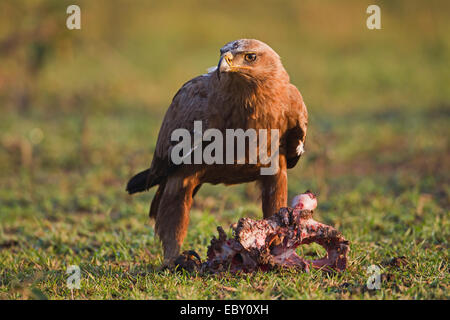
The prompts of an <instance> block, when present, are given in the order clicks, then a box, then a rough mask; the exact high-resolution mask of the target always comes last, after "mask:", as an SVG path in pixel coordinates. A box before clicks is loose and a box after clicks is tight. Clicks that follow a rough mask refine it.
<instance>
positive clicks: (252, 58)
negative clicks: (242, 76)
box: [244, 53, 256, 62]
mask: <svg viewBox="0 0 450 320" xmlns="http://www.w3.org/2000/svg"><path fill="white" fill-rule="evenodd" d="M244 58H245V61H247V62H253V61H255V60H256V53H247V54H246V55H245V56H244Z"/></svg>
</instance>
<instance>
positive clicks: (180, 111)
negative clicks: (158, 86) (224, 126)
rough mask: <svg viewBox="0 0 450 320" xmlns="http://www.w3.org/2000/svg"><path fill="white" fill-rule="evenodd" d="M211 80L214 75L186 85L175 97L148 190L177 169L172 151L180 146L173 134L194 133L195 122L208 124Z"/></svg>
mask: <svg viewBox="0 0 450 320" xmlns="http://www.w3.org/2000/svg"><path fill="white" fill-rule="evenodd" d="M209 78H210V74H207V75H202V76H199V77H196V78H194V79H192V80H190V81H188V82H186V83H185V84H184V85H183V86H182V87H181V88H180V90H178V92H177V93H176V95H175V96H174V98H173V100H172V103H171V104H170V106H169V108H168V110H167V112H166V115H165V116H164V120H163V122H162V125H161V129H160V131H159V134H158V140H157V142H156V149H155V152H154V155H153V160H152V164H151V167H150V175H149V181H148V183H147V186H148V187H151V186H153V185H155V184H158V183H159V182H160V181H161V179H163V178H164V177H167V176H168V175H169V174H170V173H171V172H172V171H173V170H175V168H176V165H174V164H173V163H172V161H171V160H170V153H171V150H172V148H173V146H174V145H176V144H177V143H178V142H176V141H171V135H172V132H173V131H174V130H175V129H179V128H184V129H187V130H188V131H189V132H191V133H192V132H193V130H194V121H202V122H203V123H204V122H205V121H204V120H205V115H206V113H205V111H206V109H207V104H208V92H209Z"/></svg>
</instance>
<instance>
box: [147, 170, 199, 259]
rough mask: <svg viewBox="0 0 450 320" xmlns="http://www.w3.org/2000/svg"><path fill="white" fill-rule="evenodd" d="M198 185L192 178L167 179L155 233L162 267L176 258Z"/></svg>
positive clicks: (172, 177)
mask: <svg viewBox="0 0 450 320" xmlns="http://www.w3.org/2000/svg"><path fill="white" fill-rule="evenodd" d="M197 185H198V182H197V179H196V178H194V177H181V176H171V177H169V178H168V180H167V182H166V185H165V187H164V191H163V193H162V195H161V199H160V202H159V206H158V213H157V216H156V225H155V229H156V233H157V234H158V236H159V238H160V239H161V242H162V245H163V249H164V265H169V264H171V262H172V261H173V260H174V259H175V258H176V257H177V256H178V254H179V252H180V248H181V245H182V244H183V240H184V238H185V237H186V233H187V227H188V224H189V211H190V209H191V205H192V194H193V192H194V189H195V188H196V186H197Z"/></svg>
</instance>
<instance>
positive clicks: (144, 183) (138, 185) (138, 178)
mask: <svg viewBox="0 0 450 320" xmlns="http://www.w3.org/2000/svg"><path fill="white" fill-rule="evenodd" d="M154 180H155V179H152V177H151V174H150V169H147V170H144V171H142V172H139V173H138V174H137V175H135V176H134V177H133V178H131V179H130V181H128V184H127V192H128V193H129V194H133V193H136V192H142V191H146V190H148V189H150V188H151V187H153V186H154V185H155V184H157V183H155V181H154Z"/></svg>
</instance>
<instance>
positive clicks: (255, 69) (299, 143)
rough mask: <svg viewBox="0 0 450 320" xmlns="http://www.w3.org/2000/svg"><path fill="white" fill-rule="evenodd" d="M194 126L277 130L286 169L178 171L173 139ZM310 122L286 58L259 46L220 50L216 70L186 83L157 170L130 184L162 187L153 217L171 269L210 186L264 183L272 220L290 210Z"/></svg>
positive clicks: (166, 126) (169, 118)
mask: <svg viewBox="0 0 450 320" xmlns="http://www.w3.org/2000/svg"><path fill="white" fill-rule="evenodd" d="M194 121H201V122H202V125H203V130H206V129H208V128H214V129H217V130H219V131H220V132H222V133H224V135H225V131H226V130H227V129H242V130H247V129H255V130H260V129H266V130H268V131H270V129H277V130H278V132H279V141H278V146H279V148H278V154H277V156H278V170H277V171H276V172H275V174H271V175H261V171H260V169H261V167H264V166H265V164H262V163H261V161H260V160H259V159H258V161H257V162H256V163H252V164H250V163H248V162H245V163H244V164H241V163H239V164H238V163H233V164H228V162H227V164H219V163H213V164H186V163H181V164H175V163H174V162H173V161H172V159H171V151H172V149H173V148H174V145H175V144H176V142H174V141H172V139H171V135H172V132H173V131H174V130H176V129H180V128H183V129H187V130H189V132H191V133H192V134H193V135H194ZM307 123H308V113H307V110H306V106H305V104H304V102H303V98H302V96H301V94H300V92H299V91H298V90H297V88H296V87H295V86H294V85H292V84H291V83H290V80H289V75H288V74H287V72H286V70H285V69H284V67H283V65H282V64H281V60H280V57H279V56H278V54H277V53H276V52H275V51H274V50H273V49H272V48H270V47H269V46H268V45H267V44H265V43H263V42H261V41H258V40H254V39H240V40H236V41H232V42H229V43H227V44H226V45H225V46H223V47H222V48H221V49H220V60H219V64H218V66H217V68H216V69H214V70H212V71H210V72H209V73H207V74H204V75H201V76H198V77H196V78H194V79H192V80H190V81H188V82H187V83H185V84H184V85H183V86H182V87H181V89H180V90H179V91H178V92H177V94H176V95H175V96H174V98H173V100H172V103H171V105H170V107H169V109H168V110H167V113H166V115H165V117H164V120H163V123H162V125H161V129H160V131H159V135H158V141H157V144H156V150H155V152H154V156H153V160H152V163H151V166H150V168H149V169H147V170H144V171H142V172H140V173H138V174H137V175H135V176H134V177H133V178H131V179H130V181H129V182H128V185H127V191H128V193H130V194H133V193H136V192H141V191H145V190H148V189H149V188H151V187H153V186H156V185H158V190H157V192H156V194H155V196H154V198H153V201H152V203H151V207H150V217H152V218H154V219H155V220H156V225H155V230H156V233H157V234H158V236H159V238H160V239H161V241H162V245H163V249H164V261H165V264H169V263H171V262H172V261H173V259H174V258H176V257H177V256H178V254H179V250H180V247H181V245H182V243H183V240H184V238H185V236H186V233H187V227H188V224H189V211H190V208H191V204H192V199H193V197H194V195H195V194H196V192H197V191H198V190H199V188H200V186H201V185H202V184H203V183H212V184H218V183H224V184H227V185H230V184H236V183H244V182H250V181H258V182H259V185H260V186H261V198H262V209H263V215H264V218H267V217H269V216H271V215H272V214H274V213H275V212H277V211H278V210H279V209H280V208H281V207H286V206H287V172H286V171H287V169H288V168H292V167H294V166H295V165H296V163H297V161H298V160H299V158H300V156H301V154H302V153H303V150H304V149H303V147H304V142H305V137H306V129H307ZM202 143H203V145H206V144H207V143H205V142H202ZM249 144H250V143H249ZM269 144H270V143H269ZM226 148H227V147H224V149H226ZM269 149H270V148H269ZM249 152H250V151H249V150H248V148H247V150H246V155H245V158H246V159H248V157H249V156H251V155H250V154H249ZM224 153H226V150H224Z"/></svg>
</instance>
